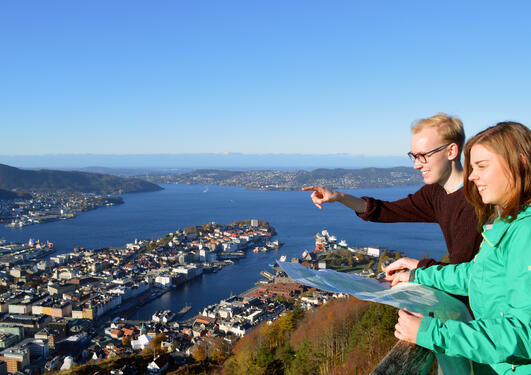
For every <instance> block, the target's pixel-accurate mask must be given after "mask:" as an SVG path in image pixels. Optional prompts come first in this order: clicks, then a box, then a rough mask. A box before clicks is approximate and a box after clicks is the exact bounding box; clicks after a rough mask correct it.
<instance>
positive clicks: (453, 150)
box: [446, 143, 459, 160]
mask: <svg viewBox="0 0 531 375" xmlns="http://www.w3.org/2000/svg"><path fill="white" fill-rule="evenodd" d="M446 150H447V152H448V160H455V159H456V158H457V155H459V147H458V146H457V143H451V144H450V145H448V148H447V149H446Z"/></svg>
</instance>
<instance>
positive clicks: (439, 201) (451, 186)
mask: <svg viewBox="0 0 531 375" xmlns="http://www.w3.org/2000/svg"><path fill="white" fill-rule="evenodd" d="M411 130H412V133H413V135H412V137H411V151H410V152H409V153H408V155H409V157H410V158H411V159H412V160H413V162H414V166H413V168H415V169H417V170H419V171H420V172H421V173H422V177H423V178H424V183H425V184H426V185H424V186H423V187H422V188H420V189H419V190H418V191H417V192H416V193H414V194H410V195H408V196H407V197H406V198H403V199H400V200H398V201H394V202H387V201H381V200H378V199H374V198H370V197H361V198H358V197H354V196H352V195H350V194H347V193H344V192H340V191H335V190H330V189H326V188H324V187H315V186H309V187H305V188H303V189H302V190H306V191H307V190H311V191H313V193H312V195H311V198H312V201H313V203H314V204H315V205H316V206H317V207H319V208H322V205H323V204H324V203H330V202H340V203H342V204H343V205H345V206H347V207H349V208H351V209H352V210H354V211H355V212H356V214H357V215H358V216H359V217H360V218H362V219H363V220H366V221H375V222H387V223H392V222H430V223H438V224H439V225H440V227H441V230H442V232H443V235H444V239H445V241H446V245H447V248H448V253H449V258H450V263H451V264H458V263H463V262H468V261H470V260H472V258H473V257H474V255H475V254H476V253H477V251H478V249H479V245H480V243H481V236H480V234H479V233H478V231H477V229H476V227H477V218H476V215H475V213H474V209H473V207H472V206H471V205H470V204H469V203H468V202H467V201H466V200H465V196H464V192H463V189H462V186H463V166H462V164H461V159H460V156H461V151H462V149H463V144H464V142H465V132H464V130H463V123H462V122H461V120H460V119H458V118H457V117H451V116H448V115H446V114H444V113H439V114H437V115H435V116H432V117H429V118H426V119H421V120H419V121H417V122H416V123H415V124H414V125H413V126H412V129H411ZM434 264H437V262H436V261H435V260H433V259H422V260H420V261H419V260H417V259H412V258H402V259H399V260H397V261H396V262H394V263H393V264H391V265H389V266H388V267H387V269H386V275H387V278H388V279H389V280H390V281H391V282H393V284H394V281H395V280H394V275H396V273H397V272H398V271H406V270H411V269H415V268H418V267H426V266H431V265H434ZM439 264H440V263H439Z"/></svg>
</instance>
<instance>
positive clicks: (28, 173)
mask: <svg viewBox="0 0 531 375" xmlns="http://www.w3.org/2000/svg"><path fill="white" fill-rule="evenodd" d="M0 189H5V190H16V191H17V192H28V191H70V192H81V193H96V194H121V193H137V192H147V191H157V190H162V188H161V187H160V186H158V185H156V184H153V183H150V182H147V181H144V180H140V179H137V178H124V177H116V176H111V175H107V174H97V173H86V172H68V171H57V170H47V169H43V170H39V171H33V170H24V169H19V168H15V167H10V166H8V165H5V164H0ZM8 193H11V192H6V193H4V194H8Z"/></svg>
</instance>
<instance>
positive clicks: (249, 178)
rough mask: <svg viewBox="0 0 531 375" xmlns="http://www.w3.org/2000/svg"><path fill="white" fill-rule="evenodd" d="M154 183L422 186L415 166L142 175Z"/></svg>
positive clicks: (285, 187)
mask: <svg viewBox="0 0 531 375" xmlns="http://www.w3.org/2000/svg"><path fill="white" fill-rule="evenodd" d="M138 177H139V178H143V179H146V180H147V181H150V182H154V183H174V184H200V185H226V186H242V187H245V188H247V189H258V190H298V189H300V188H301V187H303V186H309V185H316V186H327V187H330V188H334V189H356V188H372V187H386V186H397V185H422V184H423V180H422V176H421V175H420V173H419V172H418V171H416V170H414V169H413V168H408V167H394V168H362V169H324V168H320V169H315V170H313V171H305V170H295V171H282V170H252V171H229V170H217V169H198V170H195V171H192V172H189V173H180V174H175V173H174V174H166V175H146V176H138Z"/></svg>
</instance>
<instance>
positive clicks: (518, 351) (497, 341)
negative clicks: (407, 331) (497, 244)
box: [415, 220, 531, 364]
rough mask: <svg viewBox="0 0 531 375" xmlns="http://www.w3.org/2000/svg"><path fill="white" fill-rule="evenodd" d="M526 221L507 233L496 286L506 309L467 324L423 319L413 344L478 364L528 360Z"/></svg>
mask: <svg viewBox="0 0 531 375" xmlns="http://www.w3.org/2000/svg"><path fill="white" fill-rule="evenodd" d="M526 221H527V225H525V224H523V223H522V224H523V225H519V226H518V228H516V230H515V231H514V232H513V233H511V237H512V239H509V241H508V243H509V245H508V246H509V247H508V248H507V249H506V251H507V258H506V259H507V263H506V270H507V272H506V275H504V279H505V280H503V279H501V280H502V281H501V283H500V284H501V285H500V287H501V288H504V289H505V290H506V296H507V306H508V307H506V310H505V311H500V312H499V313H498V312H496V316H491V317H486V318H480V319H476V320H472V321H470V322H467V323H464V322H458V321H452V320H448V321H446V322H445V323H442V322H441V321H440V320H439V319H435V318H429V317H426V318H423V319H422V321H421V324H420V328H419V332H418V334H417V344H419V345H421V346H423V347H425V348H428V349H432V350H434V351H436V352H438V353H444V354H447V355H450V356H464V357H467V358H470V359H472V360H473V361H476V362H481V363H491V364H492V363H500V362H509V363H513V364H519V363H529V362H530V360H531V298H530V292H529V291H530V290H531V251H530V244H531V222H530V221H529V220H526ZM500 250H501V249H500ZM450 267H452V266H447V267H444V268H445V269H446V268H450ZM427 271H428V270H426V271H425V272H424V273H427ZM420 273H421V274H423V272H422V271H421V272H420ZM415 276H417V275H415ZM418 276H420V278H422V277H423V276H425V275H418ZM502 308H503V307H500V309H502Z"/></svg>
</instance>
